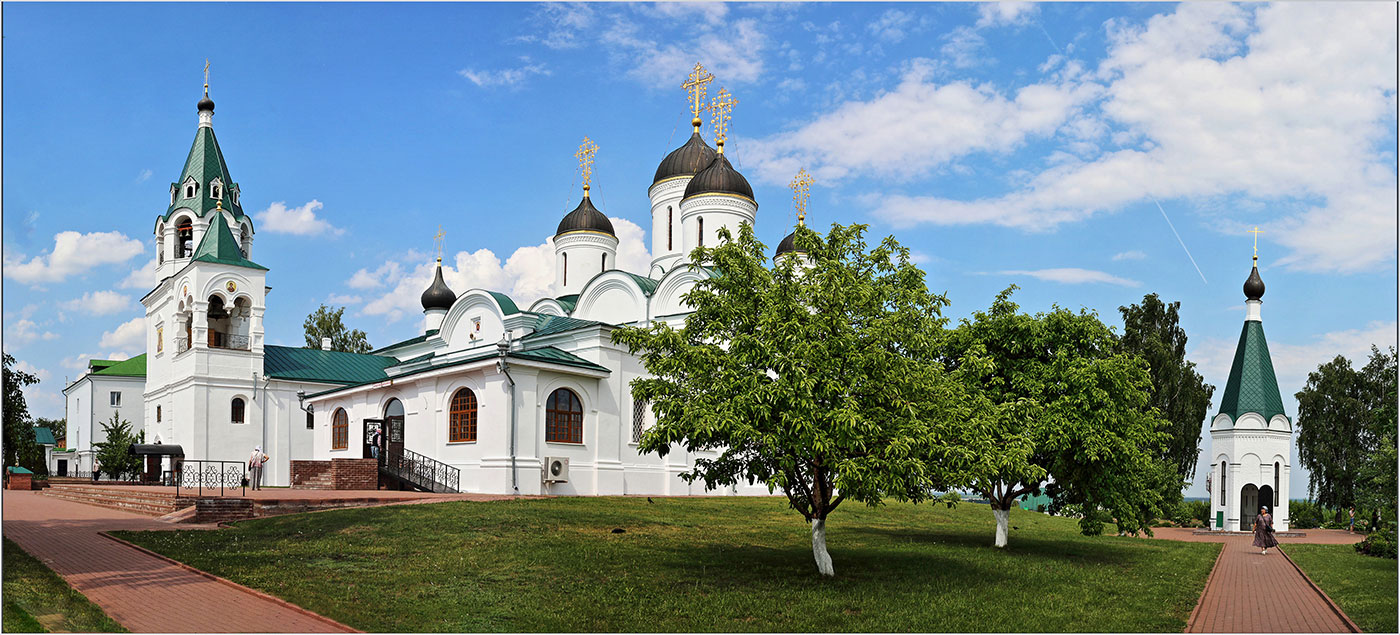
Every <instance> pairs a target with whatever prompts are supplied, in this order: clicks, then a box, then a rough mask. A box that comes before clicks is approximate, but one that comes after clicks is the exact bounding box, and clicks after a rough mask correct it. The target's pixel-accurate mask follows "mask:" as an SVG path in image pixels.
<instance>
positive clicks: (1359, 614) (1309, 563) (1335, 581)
mask: <svg viewBox="0 0 1400 635" xmlns="http://www.w3.org/2000/svg"><path fill="white" fill-rule="evenodd" d="M1286 550H1287V551H1288V557H1289V558H1292V559H1293V562H1296V563H1298V567H1299V568H1301V569H1302V570H1303V571H1304V572H1305V573H1307V574H1308V577H1309V578H1312V581H1313V582H1316V583H1317V586H1320V587H1322V590H1323V591H1324V592H1326V593H1327V597H1330V598H1332V601H1333V602H1336V603H1337V606H1340V607H1341V608H1342V610H1343V611H1345V612H1346V614H1347V617H1350V618H1351V621H1353V622H1356V625H1357V626H1360V627H1361V630H1363V631H1366V632H1368V633H1394V632H1396V628H1397V627H1400V624H1397V620H1396V612H1397V610H1400V606H1398V605H1400V601H1397V599H1396V598H1397V593H1400V580H1397V573H1396V567H1395V561H1394V560H1391V559H1389V558H1373V557H1371V556H1363V555H1361V554H1359V553H1356V548H1355V547H1353V546H1351V545H1287V546H1286Z"/></svg>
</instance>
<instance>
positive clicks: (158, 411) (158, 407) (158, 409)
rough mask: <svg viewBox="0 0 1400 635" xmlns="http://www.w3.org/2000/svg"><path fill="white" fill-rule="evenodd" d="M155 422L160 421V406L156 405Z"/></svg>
mask: <svg viewBox="0 0 1400 635" xmlns="http://www.w3.org/2000/svg"><path fill="white" fill-rule="evenodd" d="M156 423H160V406H156Z"/></svg>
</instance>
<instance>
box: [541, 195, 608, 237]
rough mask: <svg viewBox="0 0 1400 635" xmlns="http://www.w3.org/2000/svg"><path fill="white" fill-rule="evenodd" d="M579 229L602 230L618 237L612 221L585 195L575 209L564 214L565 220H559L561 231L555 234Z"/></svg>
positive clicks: (560, 234) (558, 234)
mask: <svg viewBox="0 0 1400 635" xmlns="http://www.w3.org/2000/svg"><path fill="white" fill-rule="evenodd" d="M578 231H590V232H601V233H604V234H607V235H609V236H612V237H614V238H616V237H617V233H616V232H614V231H613V226H612V221H610V220H608V217H607V216H605V215H604V214H603V213H602V212H600V211H598V208H596V207H594V206H593V201H591V200H589V198H588V197H587V196H584V197H583V201H582V202H580V203H579V204H578V207H575V208H574V211H572V212H569V213H568V214H567V215H565V216H564V220H561V221H559V231H557V232H554V235H555V236H562V235H564V234H567V233H569V232H578Z"/></svg>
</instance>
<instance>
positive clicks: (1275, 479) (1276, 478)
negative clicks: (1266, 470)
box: [1274, 461, 1281, 508]
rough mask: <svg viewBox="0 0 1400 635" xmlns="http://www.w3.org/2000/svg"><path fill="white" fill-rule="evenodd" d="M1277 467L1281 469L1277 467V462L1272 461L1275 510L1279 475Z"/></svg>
mask: <svg viewBox="0 0 1400 635" xmlns="http://www.w3.org/2000/svg"><path fill="white" fill-rule="evenodd" d="M1279 467H1281V466H1280V465H1279V462H1278V461H1274V507H1275V508H1277V507H1278V473H1279Z"/></svg>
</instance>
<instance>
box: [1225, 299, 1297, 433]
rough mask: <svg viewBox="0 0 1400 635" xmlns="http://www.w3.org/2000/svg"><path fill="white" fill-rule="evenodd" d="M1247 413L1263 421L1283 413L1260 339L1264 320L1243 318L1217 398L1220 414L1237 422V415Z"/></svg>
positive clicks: (1265, 346)
mask: <svg viewBox="0 0 1400 635" xmlns="http://www.w3.org/2000/svg"><path fill="white" fill-rule="evenodd" d="M1249 412H1253V413H1257V414H1258V415H1259V416H1261V417H1263V418H1264V421H1265V422H1267V421H1269V420H1270V419H1272V418H1273V417H1274V415H1281V414H1284V413H1283V398H1282V397H1281V396H1280V395H1279V392H1278V379H1277V378H1276V377H1274V362H1273V359H1271V358H1270V357H1269V343H1268V342H1266V341H1265V340H1264V323H1263V322H1260V321H1258V320H1246V321H1245V323H1244V329H1243V330H1241V331H1240V343H1239V344H1238V345H1237V346H1236V347H1235V361H1234V363H1233V364H1231V365H1230V379H1229V380H1228V381H1227V382H1226V383H1225V394H1224V396H1222V397H1221V398H1220V414H1227V415H1230V419H1231V420H1232V421H1239V420H1240V415H1243V414H1245V413H1249Z"/></svg>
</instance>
